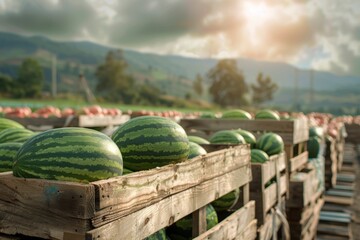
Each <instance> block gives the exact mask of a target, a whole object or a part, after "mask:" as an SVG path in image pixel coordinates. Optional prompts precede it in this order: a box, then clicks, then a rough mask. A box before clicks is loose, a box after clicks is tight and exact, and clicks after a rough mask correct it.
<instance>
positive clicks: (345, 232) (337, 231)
mask: <svg viewBox="0 0 360 240" xmlns="http://www.w3.org/2000/svg"><path fill="white" fill-rule="evenodd" d="M317 231H318V233H325V234H329V235H333V236H334V235H335V236H344V237H349V236H350V229H349V227H348V226H336V225H333V224H324V223H320V224H319V225H318V229H317Z"/></svg>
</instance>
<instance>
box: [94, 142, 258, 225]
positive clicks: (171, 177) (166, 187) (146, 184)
mask: <svg viewBox="0 0 360 240" xmlns="http://www.w3.org/2000/svg"><path fill="white" fill-rule="evenodd" d="M239 168H244V172H245V174H246V176H249V177H250V179H251V170H250V149H249V147H248V145H239V146H237V147H234V148H231V149H225V150H221V151H217V152H213V153H208V154H206V155H204V156H199V157H196V158H193V159H191V160H188V161H184V162H181V163H178V164H171V165H167V166H164V167H160V168H158V169H152V170H149V171H141V172H136V173H132V174H129V175H125V176H121V177H116V178H111V179H108V180H103V181H97V182H92V184H93V185H94V186H95V187H96V207H97V209H99V211H97V213H96V216H95V217H94V218H93V219H92V223H93V225H94V226H95V227H98V226H101V225H103V224H106V223H108V222H110V221H113V220H115V219H117V218H119V217H121V216H124V215H127V214H129V213H132V212H134V211H136V210H138V209H141V208H143V207H146V206H148V205H150V204H153V203H156V202H158V201H159V200H161V199H164V198H166V197H168V196H170V195H172V194H175V193H177V192H180V191H183V190H185V189H188V188H189V187H192V186H195V185H198V184H200V183H202V182H205V181H208V180H210V179H213V178H216V177H219V176H222V175H224V174H226V173H228V172H231V171H233V170H235V169H239ZM219 196H221V195H218V197H219Z"/></svg>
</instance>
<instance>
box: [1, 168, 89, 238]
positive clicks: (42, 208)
mask: <svg viewBox="0 0 360 240" xmlns="http://www.w3.org/2000/svg"><path fill="white" fill-rule="evenodd" d="M0 192H1V194H0V220H1V225H0V232H2V233H7V234H16V233H21V234H24V235H29V236H37V237H42V238H50V237H53V238H58V239H61V238H62V234H63V232H73V233H76V232H86V231H87V230H89V229H90V228H91V225H90V221H89V220H88V219H90V218H91V217H92V216H94V213H95V189H94V187H93V186H92V185H90V184H79V183H70V182H60V181H49V180H41V179H24V178H16V177H14V176H12V173H11V172H7V173H1V174H0Z"/></svg>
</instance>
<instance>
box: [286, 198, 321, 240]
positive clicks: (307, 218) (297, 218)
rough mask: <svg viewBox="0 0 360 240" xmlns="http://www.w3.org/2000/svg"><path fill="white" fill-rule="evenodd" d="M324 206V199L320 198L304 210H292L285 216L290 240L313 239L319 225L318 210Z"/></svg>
mask: <svg viewBox="0 0 360 240" xmlns="http://www.w3.org/2000/svg"><path fill="white" fill-rule="evenodd" d="M323 205H324V199H323V198H321V197H320V196H319V197H318V198H317V199H315V201H313V202H311V203H310V205H308V206H307V207H306V208H304V209H302V210H300V209H299V212H296V211H295V210H292V211H291V212H290V213H288V214H287V216H288V220H289V225H290V235H291V239H292V240H302V239H315V238H316V232H317V226H318V224H319V218H320V210H321V208H322V206H323Z"/></svg>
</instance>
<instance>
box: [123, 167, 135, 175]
mask: <svg viewBox="0 0 360 240" xmlns="http://www.w3.org/2000/svg"><path fill="white" fill-rule="evenodd" d="M130 173H133V171H131V170H129V169H127V168H123V174H122V175H126V174H130Z"/></svg>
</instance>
